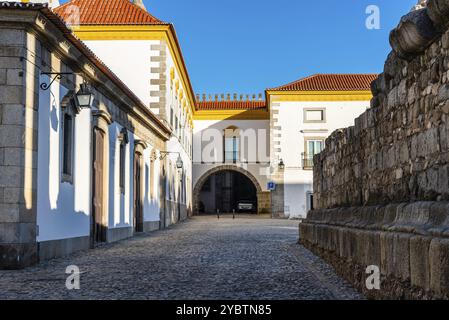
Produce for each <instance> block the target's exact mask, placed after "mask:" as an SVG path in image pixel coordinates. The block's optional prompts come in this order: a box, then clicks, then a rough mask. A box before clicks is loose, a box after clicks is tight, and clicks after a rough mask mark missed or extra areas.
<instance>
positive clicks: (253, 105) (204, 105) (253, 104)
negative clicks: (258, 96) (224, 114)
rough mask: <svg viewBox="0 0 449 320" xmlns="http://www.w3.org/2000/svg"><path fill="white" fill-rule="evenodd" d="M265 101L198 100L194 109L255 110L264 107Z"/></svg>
mask: <svg viewBox="0 0 449 320" xmlns="http://www.w3.org/2000/svg"><path fill="white" fill-rule="evenodd" d="M265 108H266V103H265V101H260V100H257V101H248V100H246V101H245V100H237V101H236V100H230V101H226V100H225V101H199V102H197V103H196V109H197V110H199V111H201V110H257V109H265Z"/></svg>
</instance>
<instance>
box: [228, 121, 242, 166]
mask: <svg viewBox="0 0 449 320" xmlns="http://www.w3.org/2000/svg"><path fill="white" fill-rule="evenodd" d="M224 153H225V157H224V158H225V162H226V163H237V162H238V161H239V160H240V132H239V130H238V129H237V128H236V127H229V128H227V129H226V130H225V136H224Z"/></svg>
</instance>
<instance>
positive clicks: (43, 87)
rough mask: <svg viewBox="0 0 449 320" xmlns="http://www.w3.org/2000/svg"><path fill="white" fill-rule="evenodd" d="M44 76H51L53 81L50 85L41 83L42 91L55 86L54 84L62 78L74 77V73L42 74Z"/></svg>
mask: <svg viewBox="0 0 449 320" xmlns="http://www.w3.org/2000/svg"><path fill="white" fill-rule="evenodd" d="M41 74H42V75H46V76H49V77H50V79H51V81H50V83H45V82H43V83H41V85H40V87H41V89H42V90H44V91H45V90H48V89H49V88H50V87H51V85H52V84H53V82H55V81H56V80H61V78H62V76H68V75H72V74H73V72H42V73H41Z"/></svg>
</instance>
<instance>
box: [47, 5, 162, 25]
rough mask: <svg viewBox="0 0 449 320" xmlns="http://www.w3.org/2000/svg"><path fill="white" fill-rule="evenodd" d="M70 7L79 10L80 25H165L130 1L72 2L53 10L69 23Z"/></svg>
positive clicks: (71, 10)
mask: <svg viewBox="0 0 449 320" xmlns="http://www.w3.org/2000/svg"><path fill="white" fill-rule="evenodd" d="M71 6H76V7H78V8H79V9H80V18H79V24H81V25H147V24H166V23H165V22H163V21H161V20H159V19H157V18H155V17H153V16H152V15H151V14H149V13H148V12H147V11H146V10H144V9H142V8H140V7H139V6H137V5H135V4H133V3H131V1H130V0H72V1H69V2H67V3H65V4H63V5H61V6H59V7H57V8H55V9H54V12H55V13H56V14H58V15H59V16H61V18H62V19H64V20H65V21H70V18H71V17H70V15H71V14H72V12H73V9H72V7H71Z"/></svg>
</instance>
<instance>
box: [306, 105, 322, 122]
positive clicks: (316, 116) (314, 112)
mask: <svg viewBox="0 0 449 320" xmlns="http://www.w3.org/2000/svg"><path fill="white" fill-rule="evenodd" d="M304 122H305V123H323V122H326V109H324V108H321V109H319V108H313V109H312V108H306V109H304Z"/></svg>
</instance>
